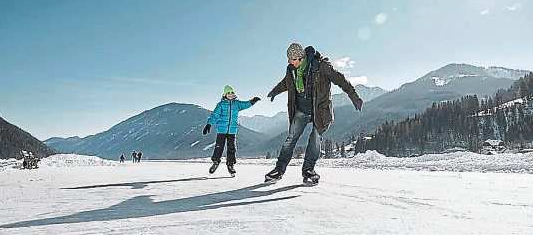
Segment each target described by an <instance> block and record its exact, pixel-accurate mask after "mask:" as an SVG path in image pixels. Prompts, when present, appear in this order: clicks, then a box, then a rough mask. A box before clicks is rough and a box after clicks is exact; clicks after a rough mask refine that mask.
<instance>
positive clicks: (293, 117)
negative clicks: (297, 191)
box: [265, 43, 363, 184]
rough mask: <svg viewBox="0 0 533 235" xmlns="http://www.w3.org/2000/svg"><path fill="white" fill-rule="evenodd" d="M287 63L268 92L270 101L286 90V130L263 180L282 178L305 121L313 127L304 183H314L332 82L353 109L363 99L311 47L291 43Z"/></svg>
mask: <svg viewBox="0 0 533 235" xmlns="http://www.w3.org/2000/svg"><path fill="white" fill-rule="evenodd" d="M287 58H288V63H289V64H288V66H287V71H286V73H285V76H284V77H283V78H282V80H281V81H280V82H279V83H278V84H277V85H276V86H275V87H274V88H273V89H272V91H270V93H268V97H270V98H271V99H270V101H274V97H275V96H276V95H278V94H280V93H283V92H285V91H287V94H288V104H287V106H288V113H289V123H290V126H289V133H288V136H287V139H286V140H285V142H284V143H283V145H282V146H281V151H280V153H279V156H278V160H277V162H276V167H275V168H274V169H273V170H272V171H270V172H268V173H267V174H266V175H265V182H272V183H274V182H276V181H278V180H280V179H281V177H282V176H283V174H284V173H285V170H286V168H287V165H288V164H289V161H290V160H291V158H292V154H293V151H294V147H295V146H296V142H298V139H300V136H301V135H302V132H303V131H304V129H305V127H306V126H307V124H308V123H312V125H313V130H312V131H311V134H310V135H309V142H308V143H307V149H306V151H305V158H304V163H303V165H302V176H303V181H304V184H317V183H318V180H319V179H320V175H318V174H317V173H316V172H315V169H314V168H315V164H316V161H317V160H318V157H319V155H320V137H321V135H322V134H323V133H324V132H325V131H326V130H327V129H328V128H329V126H330V125H331V123H333V107H332V104H331V100H330V96H331V83H333V84H335V85H337V86H339V87H340V88H342V90H343V91H344V92H345V93H347V94H348V96H349V97H350V100H351V101H352V103H353V105H354V106H355V109H357V110H361V108H362V106H363V100H361V98H359V96H358V95H357V93H356V92H355V89H354V87H353V86H352V85H351V84H350V83H349V82H348V81H347V80H346V79H345V78H344V75H343V74H341V73H339V72H338V71H336V70H335V69H333V67H332V66H331V63H330V62H329V61H328V58H325V57H322V56H321V55H320V53H318V51H316V50H315V49H314V48H313V47H311V46H308V47H307V48H305V50H304V49H303V47H302V45H300V44H298V43H292V44H291V45H290V46H289V48H288V49H287Z"/></svg>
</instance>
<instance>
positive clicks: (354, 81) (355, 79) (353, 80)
mask: <svg viewBox="0 0 533 235" xmlns="http://www.w3.org/2000/svg"><path fill="white" fill-rule="evenodd" d="M346 79H347V80H348V81H349V82H350V83H351V84H352V85H357V84H362V85H366V84H368V77H366V76H358V77H349V78H346Z"/></svg>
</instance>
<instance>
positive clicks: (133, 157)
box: [131, 150, 137, 163]
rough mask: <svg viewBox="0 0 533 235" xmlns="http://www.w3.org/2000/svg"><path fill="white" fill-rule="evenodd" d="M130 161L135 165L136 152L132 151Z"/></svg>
mask: <svg viewBox="0 0 533 235" xmlns="http://www.w3.org/2000/svg"><path fill="white" fill-rule="evenodd" d="M131 161H132V162H133V163H135V162H136V161H137V152H135V150H133V153H131Z"/></svg>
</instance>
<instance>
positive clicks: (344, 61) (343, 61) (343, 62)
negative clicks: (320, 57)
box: [333, 57, 355, 70]
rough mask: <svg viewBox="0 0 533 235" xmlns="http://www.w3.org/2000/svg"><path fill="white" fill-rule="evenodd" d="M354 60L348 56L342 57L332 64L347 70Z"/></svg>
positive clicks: (351, 66) (353, 63)
mask: <svg viewBox="0 0 533 235" xmlns="http://www.w3.org/2000/svg"><path fill="white" fill-rule="evenodd" d="M354 65H355V61H353V60H351V59H350V57H342V58H339V59H336V60H334V61H333V66H335V68H337V69H339V70H347V69H351V68H353V67H354Z"/></svg>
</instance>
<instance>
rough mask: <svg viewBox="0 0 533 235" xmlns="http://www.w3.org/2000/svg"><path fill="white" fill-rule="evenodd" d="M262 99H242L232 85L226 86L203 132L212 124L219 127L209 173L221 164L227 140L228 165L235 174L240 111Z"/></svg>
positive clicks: (208, 129) (229, 169)
mask: <svg viewBox="0 0 533 235" xmlns="http://www.w3.org/2000/svg"><path fill="white" fill-rule="evenodd" d="M259 100H261V99H260V98H259V97H254V98H252V99H251V100H248V101H240V100H238V99H237V96H236V95H235V90H234V89H233V87H232V86H229V85H227V86H225V87H224V92H223V95H222V99H221V100H220V102H218V104H217V106H216V107H215V110H213V112H212V113H211V115H210V116H209V118H208V120H207V125H205V127H204V130H203V132H202V133H203V134H204V135H207V133H209V131H210V130H211V126H212V125H215V126H216V128H217V139H216V142H215V149H214V150H213V156H212V157H211V160H212V161H213V165H212V166H211V167H210V168H209V173H210V174H213V173H215V171H216V170H217V168H218V165H219V164H220V158H221V157H222V152H224V145H225V144H226V142H227V145H228V150H227V151H226V165H227V167H228V172H229V173H230V174H231V176H235V173H236V171H235V168H234V165H235V163H236V162H237V160H236V158H235V154H236V152H237V147H236V144H235V138H236V136H237V132H238V130H239V122H238V118H239V111H242V110H244V109H247V108H250V107H252V105H254V104H255V103H257V101H259Z"/></svg>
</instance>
